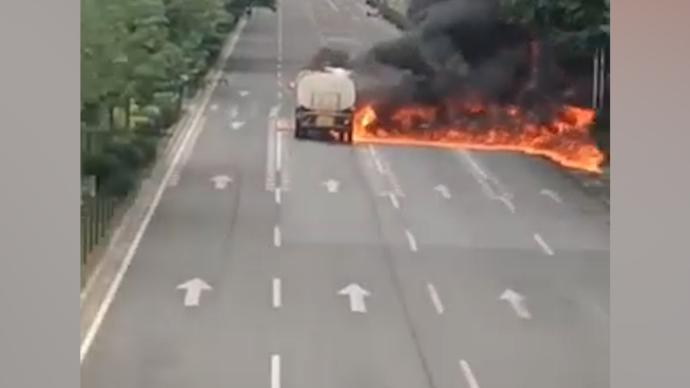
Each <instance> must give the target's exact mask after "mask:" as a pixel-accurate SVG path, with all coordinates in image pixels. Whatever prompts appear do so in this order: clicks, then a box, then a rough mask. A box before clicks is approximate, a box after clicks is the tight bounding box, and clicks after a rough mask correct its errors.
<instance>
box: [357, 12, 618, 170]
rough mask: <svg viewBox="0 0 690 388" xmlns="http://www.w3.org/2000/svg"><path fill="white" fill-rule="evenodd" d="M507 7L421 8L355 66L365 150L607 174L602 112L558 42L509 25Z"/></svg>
mask: <svg viewBox="0 0 690 388" xmlns="http://www.w3.org/2000/svg"><path fill="white" fill-rule="evenodd" d="M499 15H500V12H499V1H498V0H411V1H410V5H409V9H408V15H407V18H408V20H409V21H410V24H411V26H410V28H409V29H408V30H407V31H406V32H405V33H404V34H403V35H402V36H401V37H400V38H397V39H395V40H392V41H387V42H383V43H381V44H378V45H376V46H374V47H372V48H371V49H370V50H368V51H367V52H365V53H364V54H363V55H361V56H359V57H357V58H354V59H353V60H351V61H350V66H349V67H351V68H352V69H353V70H354V72H355V74H356V75H357V78H358V94H359V101H360V103H359V106H358V108H357V111H356V112H355V117H354V133H353V141H354V142H355V143H382V144H393V145H413V146H427V147H444V148H466V149H475V150H494V151H514V152H521V153H526V154H530V155H537V156H542V157H546V158H549V159H551V160H553V161H555V162H557V163H559V164H560V165H562V166H565V167H567V168H573V169H579V170H584V171H587V172H592V173H598V172H601V165H602V163H603V162H604V159H605V155H604V154H603V153H602V152H601V151H600V150H599V149H598V148H597V146H596V144H595V142H594V141H593V140H592V138H591V137H590V127H591V125H592V123H593V121H594V116H595V112H594V111H593V110H590V109H587V108H583V107H578V106H577V105H575V104H574V103H572V102H570V101H569V100H568V92H569V90H570V85H569V83H568V79H567V77H565V76H564V75H563V73H562V72H561V71H560V70H559V68H558V66H557V65H556V62H555V61H554V60H553V58H552V56H551V55H550V51H549V45H548V39H545V38H544V37H541V36H539V35H538V34H537V33H535V32H533V31H531V30H530V29H529V28H527V27H523V26H520V25H514V24H510V23H507V22H504V21H502V20H501V19H500V17H499Z"/></svg>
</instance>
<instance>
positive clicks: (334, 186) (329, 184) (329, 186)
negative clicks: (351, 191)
mask: <svg viewBox="0 0 690 388" xmlns="http://www.w3.org/2000/svg"><path fill="white" fill-rule="evenodd" d="M322 185H324V186H326V190H328V192H329V193H336V192H338V188H339V187H340V182H338V181H337V180H335V179H329V180H327V181H325V182H323V183H322Z"/></svg>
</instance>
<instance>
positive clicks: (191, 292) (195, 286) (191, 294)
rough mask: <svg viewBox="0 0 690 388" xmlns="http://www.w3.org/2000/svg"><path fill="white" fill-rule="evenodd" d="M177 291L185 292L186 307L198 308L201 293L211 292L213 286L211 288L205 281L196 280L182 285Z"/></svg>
mask: <svg viewBox="0 0 690 388" xmlns="http://www.w3.org/2000/svg"><path fill="white" fill-rule="evenodd" d="M177 289H178V290H185V295H184V305H185V306H186V307H189V306H198V305H199V299H201V293H202V292H203V291H210V290H211V286H209V285H208V283H206V282H205V281H204V280H203V279H200V278H194V279H191V280H188V281H186V282H184V283H182V284H180V285H179V286H177Z"/></svg>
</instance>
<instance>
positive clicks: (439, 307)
mask: <svg viewBox="0 0 690 388" xmlns="http://www.w3.org/2000/svg"><path fill="white" fill-rule="evenodd" d="M426 287H427V288H428V289H429V297H430V298H431V303H433V304H434V308H435V309H436V312H437V313H438V314H439V315H440V314H443V312H444V311H445V309H444V308H443V303H441V297H439V295H438V291H436V287H434V285H433V284H431V283H428V284H427V285H426Z"/></svg>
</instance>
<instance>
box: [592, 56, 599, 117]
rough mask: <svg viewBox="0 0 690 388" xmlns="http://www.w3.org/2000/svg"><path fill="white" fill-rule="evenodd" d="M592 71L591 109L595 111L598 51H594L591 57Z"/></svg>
mask: <svg viewBox="0 0 690 388" xmlns="http://www.w3.org/2000/svg"><path fill="white" fill-rule="evenodd" d="M593 61H594V63H593V65H594V71H592V109H594V110H597V109H598V108H599V106H598V103H597V102H598V101H597V96H599V88H598V87H599V49H596V50H595V51H594V56H593Z"/></svg>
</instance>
